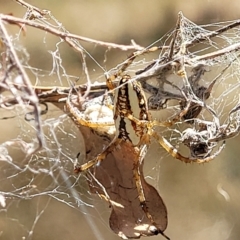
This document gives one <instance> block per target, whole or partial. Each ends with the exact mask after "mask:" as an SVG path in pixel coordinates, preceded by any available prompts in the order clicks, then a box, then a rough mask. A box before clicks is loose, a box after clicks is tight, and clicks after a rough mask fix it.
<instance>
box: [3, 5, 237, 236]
mask: <svg viewBox="0 0 240 240" xmlns="http://www.w3.org/2000/svg"><path fill="white" fill-rule="evenodd" d="M28 2H29V3H30V4H32V5H34V6H37V7H39V8H42V9H48V10H50V11H51V12H52V15H53V16H54V17H55V18H56V19H57V20H58V21H59V22H61V23H62V24H63V26H64V27H65V28H66V29H67V30H68V31H69V32H71V33H75V34H79V35H81V36H84V37H89V38H93V39H97V40H102V41H107V42H113V43H118V44H130V41H131V39H133V40H134V41H135V42H136V43H137V44H140V45H141V46H148V45H150V44H151V43H153V42H154V41H156V40H158V39H159V38H161V37H162V36H163V35H164V34H167V33H169V32H170V31H171V30H173V29H174V26H175V23H176V21H177V16H178V12H179V11H182V12H183V14H184V15H185V16H186V17H187V18H188V19H190V20H191V21H193V22H194V23H196V24H198V25H203V24H211V23H216V22H224V21H228V20H234V19H238V18H239V13H240V5H239V1H237V0H232V1H231V2H229V1H228V2H227V1H218V0H202V1H197V0H191V1H189V0H181V1H172V0H168V1H159V0H152V1H137V0H131V1H121V0H115V1H96V0H95V1H93V0H88V1H82V0H68V1H63V0H51V1H46V0H42V1H37V0H32V1H30V0H29V1H28ZM0 11H1V13H4V14H9V13H12V14H13V15H14V16H17V17H23V16H24V14H25V12H26V9H24V8H23V7H22V6H20V5H19V4H17V3H16V2H15V1H6V0H0ZM11 29H12V31H13V32H14V31H16V26H11ZM52 38H53V40H52ZM20 40H21V44H22V45H23V46H24V47H25V48H26V49H27V52H28V54H29V55H28V63H29V64H30V65H31V66H33V67H36V68H38V69H43V70H44V71H51V69H52V68H53V62H54V61H53V59H55V60H56V59H57V57H56V56H55V58H53V56H54V54H53V53H52V52H53V51H54V49H56V42H55V40H54V37H52V36H50V35H49V34H46V33H44V32H41V31H39V30H36V29H31V28H29V27H28V28H27V32H26V36H21V37H20ZM83 46H84V48H85V49H86V50H87V51H88V52H89V54H90V55H91V56H94V58H95V60H94V61H92V60H87V61H88V68H89V72H90V75H91V78H92V79H93V81H95V80H103V79H104V78H103V77H104V76H103V73H104V71H103V68H104V69H110V68H113V67H115V66H116V65H117V64H118V63H119V62H121V61H123V60H124V59H126V57H127V56H128V54H129V53H130V52H120V51H115V50H111V52H110V53H108V52H107V51H106V48H103V47H99V46H94V45H93V44H88V43H83ZM65 47H66V48H65ZM65 47H63V48H61V58H62V59H63V62H62V64H63V65H64V68H66V69H67V73H68V75H71V76H79V78H80V81H82V82H84V81H85V79H84V77H82V76H83V74H82V66H81V60H80V57H79V54H78V53H76V52H75V51H73V50H72V49H71V48H69V47H68V46H65ZM49 52H51V54H49ZM58 63H59V62H58ZM97 63H99V65H100V66H101V67H99V66H98V64H97ZM81 77H82V78H81ZM53 78H54V76H53ZM36 81H37V80H36V79H35V78H34V79H33V82H35V83H37V84H40V85H45V84H48V85H57V84H59V82H58V81H57V80H54V81H51V78H48V79H47V80H46V79H44V78H42V79H41V78H39V79H38V81H39V82H36ZM63 84H64V83H63ZM59 85H61V84H59ZM1 114H3V115H2V116H5V115H4V114H6V113H3V112H1ZM61 115H62V112H61V111H60V110H58V109H57V108H55V107H53V106H51V109H50V112H49V114H48V116H46V117H45V120H47V119H55V120H53V122H55V121H56V119H57V118H58V117H59V116H61ZM63 122H65V123H66V125H64V126H62V129H61V130H62V131H60V130H56V131H55V130H54V131H55V134H56V136H60V138H59V142H60V143H61V147H62V149H61V151H66V155H67V156H68V157H72V158H74V157H75V156H76V153H77V152H78V151H79V150H76V148H77V149H78V147H79V138H80V134H79V133H78V129H77V128H76V127H74V125H73V124H72V122H71V121H70V120H69V119H68V118H67V117H64V119H63ZM47 123H49V125H48V126H50V127H49V128H46V129H45V130H46V131H48V133H50V134H49V139H51V137H52V127H51V126H52V125H51V124H50V123H51V120H49V122H47ZM59 123H61V122H60V121H59ZM46 125H47V124H46ZM23 127H24V128H23ZM23 129H26V131H25V130H24V131H25V132H24V133H23ZM30 129H31V128H30ZM49 129H50V130H49ZM57 131H59V132H60V133H59V132H57ZM65 131H68V137H69V138H67V141H66V135H64V133H65ZM0 132H1V135H2V136H0V141H1V142H0V143H2V142H4V140H5V139H11V138H15V137H19V136H20V137H22V136H24V137H25V138H28V139H29V138H31V134H30V133H29V132H30V130H28V127H27V126H26V123H23V120H14V119H13V120H7V121H6V120H5V121H1V125H0ZM28 133H29V135H28ZM46 134H47V133H46ZM61 134H62V135H61ZM71 134H72V135H71ZM73 135H74V136H73ZM69 139H70V140H69ZM239 140H240V139H239V137H236V138H234V139H231V140H228V143H227V147H226V149H225V150H224V151H223V152H222V153H221V154H220V156H218V157H217V158H216V159H215V160H214V161H212V162H211V163H208V164H204V165H196V164H191V165H185V164H183V163H181V162H179V161H177V160H175V159H172V158H171V157H169V156H168V154H166V152H165V151H164V150H163V149H162V148H161V147H159V146H157V144H156V143H153V144H152V146H151V148H150V151H149V153H148V155H147V157H146V160H145V176H147V180H148V181H149V182H151V184H153V185H154V186H155V187H156V188H157V189H158V190H159V192H160V194H161V196H162V198H163V199H164V202H165V204H166V206H167V209H168V218H169V224H168V228H167V230H166V231H165V233H166V235H167V236H169V237H170V238H171V239H172V240H175V239H178V240H180V239H184V240H190V239H191V240H202V239H204V240H238V239H239V238H240V191H239V184H240V163H239V160H240V159H239V155H238V154H240V150H239ZM49 141H50V140H49ZM53 141H56V140H53ZM53 146H55V145H54V144H53ZM55 147H57V146H55ZM53 152H56V154H57V149H55V150H53ZM12 154H13V155H14V161H16V162H17V161H22V159H21V157H22V156H21V155H19V154H18V153H16V152H15V150H13V152H12ZM2 164H3V165H1V166H2V168H1V169H0V175H2V176H1V179H3V176H4V177H6V179H7V180H6V181H5V182H4V183H1V187H0V190H1V191H6V189H8V188H9V189H12V188H11V187H12V186H13V185H14V187H15V186H16V185H17V184H16V182H14V183H13V182H11V181H12V180H11V178H14V173H11V176H7V174H6V173H8V172H9V171H8V169H7V168H4V167H5V166H4V163H2ZM23 164H24V163H23ZM68 167H69V166H68ZM69 171H71V170H69ZM53 174H54V173H53ZM23 178H26V179H30V178H31V176H30V177H29V176H25V175H23ZM51 179H52V178H50V179H44V178H41V174H40V175H39V177H38V181H37V183H38V184H39V185H40V184H42V187H41V188H42V189H44V186H45V185H48V184H49V181H51ZM21 180H22V182H24V179H21ZM9 181H10V182H9ZM46 182H47V183H46ZM4 184H5V185H4ZM21 184H22V186H23V183H19V188H20V186H21ZM11 185H12V186H11ZM39 189H40V188H39ZM82 189H83V191H85V192H87V194H88V197H85V198H87V199H84V202H85V201H86V203H87V202H88V203H89V206H88V205H87V204H79V206H78V204H76V203H73V204H67V203H68V202H69V201H68V198H67V196H65V199H64V200H63V201H59V200H56V199H54V198H52V197H49V196H48V195H51V194H50V193H49V194H44V195H41V194H39V196H37V194H36V197H34V198H32V199H29V200H27V199H24V200H23V199H18V198H17V199H16V198H15V197H14V194H13V195H12V198H11V197H10V198H7V199H6V206H5V207H3V206H2V207H1V206H0V239H4V240H8V239H9V240H10V239H34V240H41V239H45V240H52V239H59V240H63V239H71V240H77V239H78V240H79V239H104V240H110V239H111V240H115V239H119V238H118V237H117V236H116V235H115V234H114V233H113V232H112V231H111V229H110V228H109V226H108V216H109V209H108V206H107V204H106V203H105V202H103V201H102V200H100V199H99V198H98V197H95V196H93V195H91V194H89V193H88V188H87V186H86V184H84V183H83V187H82ZM23 190H24V189H23ZM11 191H12V192H13V193H14V191H13V190H11ZM39 191H40V190H39ZM76 192H78V189H77V190H76ZM39 193H40V192H39ZM80 196H82V195H81V194H80ZM83 198H84V197H83ZM57 199H59V198H57ZM80 202H81V201H80ZM150 239H159V240H160V239H164V238H163V237H162V236H155V237H151V238H150Z"/></svg>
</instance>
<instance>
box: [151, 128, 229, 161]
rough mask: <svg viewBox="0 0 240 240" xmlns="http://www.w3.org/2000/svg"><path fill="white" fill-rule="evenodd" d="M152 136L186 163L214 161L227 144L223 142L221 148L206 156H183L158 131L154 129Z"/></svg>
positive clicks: (175, 156)
mask: <svg viewBox="0 0 240 240" xmlns="http://www.w3.org/2000/svg"><path fill="white" fill-rule="evenodd" d="M151 136H153V137H154V138H155V139H156V140H157V141H158V143H159V144H160V145H161V146H162V147H163V148H164V149H165V150H166V151H167V152H168V153H169V154H170V155H171V156H172V157H174V158H176V159H178V160H180V161H182V162H185V163H193V162H194V163H207V162H210V161H212V160H213V159H214V158H215V157H216V156H217V155H218V154H219V153H220V152H221V151H222V150H223V148H224V146H225V142H223V144H222V145H221V146H220V147H219V149H218V150H217V151H216V152H215V153H214V154H213V155H211V156H208V157H206V158H197V159H196V158H192V159H191V158H188V157H185V156H183V155H182V154H180V153H179V152H178V150H177V149H176V148H175V147H174V146H173V145H172V144H170V143H169V142H168V141H167V140H166V139H165V138H164V137H163V136H161V135H159V134H157V133H156V132H154V131H152V132H151Z"/></svg>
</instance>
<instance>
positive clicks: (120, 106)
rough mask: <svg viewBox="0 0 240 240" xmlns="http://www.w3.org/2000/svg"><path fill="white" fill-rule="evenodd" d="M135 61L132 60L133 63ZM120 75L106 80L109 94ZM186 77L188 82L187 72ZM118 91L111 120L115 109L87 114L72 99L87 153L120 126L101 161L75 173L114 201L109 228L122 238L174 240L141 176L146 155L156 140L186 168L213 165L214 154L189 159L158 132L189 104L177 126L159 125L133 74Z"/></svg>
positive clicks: (70, 104)
mask: <svg viewBox="0 0 240 240" xmlns="http://www.w3.org/2000/svg"><path fill="white" fill-rule="evenodd" d="M131 61H132V59H130V60H129V63H128V64H130V63H131ZM128 64H127V63H125V65H124V67H123V68H122V69H121V70H120V71H119V72H118V74H119V75H121V73H123V72H124V69H125V68H126V67H127V66H128ZM118 74H116V75H115V76H113V77H112V78H108V79H107V85H108V86H109V89H110V90H113V88H114V83H113V79H114V78H116V77H118ZM181 76H183V77H185V73H182V74H181ZM114 90H115V93H114V104H113V108H114V112H113V114H112V115H111V113H112V110H111V109H110V108H108V107H107V106H101V107H99V108H98V110H97V108H95V107H93V106H90V107H88V108H87V109H86V110H85V112H84V113H83V112H81V111H80V110H79V108H78V107H77V106H76V105H74V103H73V96H72V95H71V93H70V94H69V97H68V99H67V108H68V110H69V111H70V113H71V114H72V116H73V118H74V119H75V121H76V122H77V123H78V124H79V125H80V127H81V131H82V132H83V135H85V141H86V138H88V140H87V145H88V146H86V147H87V148H88V149H87V152H91V151H92V148H94V147H95V145H97V144H98V143H96V139H94V138H96V136H97V137H100V138H102V137H103V136H104V135H105V137H107V138H108V137H109V136H110V135H111V133H109V132H108V133H106V130H104V128H107V129H108V131H109V127H113V126H114V125H115V133H114V137H113V140H112V141H111V142H110V143H109V141H110V140H109V138H108V139H107V141H105V142H107V144H106V145H107V146H106V147H105V148H104V150H103V151H102V150H100V151H98V152H97V156H94V157H93V158H92V159H90V160H89V161H88V162H87V163H85V164H82V165H80V166H79V165H78V164H77V165H76V166H75V172H76V173H79V172H85V173H87V174H88V176H90V178H91V182H90V183H89V185H90V186H91V189H92V191H94V192H97V193H98V194H99V195H100V196H101V197H102V198H104V199H106V200H107V201H108V202H109V204H110V206H111V207H112V214H111V217H110V226H111V228H112V230H113V231H114V232H116V233H117V234H118V235H119V236H121V237H122V238H139V237H140V236H150V235H155V234H159V233H160V234H162V235H163V236H164V237H166V238H167V239H169V238H168V237H167V236H166V235H165V234H164V233H163V232H164V230H165V229H166V227H167V210H166V207H165V205H164V203H163V201H162V199H161V197H160V195H159V194H158V193H157V191H156V189H155V188H153V187H152V186H150V185H149V184H147V182H146V181H145V179H144V175H143V171H142V167H143V160H144V156H145V154H146V151H147V148H148V146H149V144H150V140H151V137H154V138H155V139H156V140H157V141H158V142H159V143H160V145H161V146H163V148H164V149H166V151H167V152H168V153H169V154H171V155H172V156H173V157H174V158H177V159H179V160H181V161H183V162H186V163H191V162H199V163H202V162H208V161H210V160H212V159H213V158H214V157H215V155H213V156H210V157H207V158H200V159H198V158H197V159H190V158H187V157H184V156H182V155H181V154H180V153H178V151H177V149H175V148H174V147H173V146H172V145H171V144H170V143H169V142H168V141H167V140H166V139H165V138H164V137H162V136H161V135H160V134H158V133H156V132H155V131H154V126H165V127H168V126H171V125H173V124H174V123H175V122H176V121H177V120H179V119H180V118H181V117H182V116H183V115H184V114H185V113H186V112H187V110H188V107H189V105H190V104H188V105H187V106H186V108H184V109H183V111H182V112H181V113H180V114H179V115H178V116H177V117H176V118H174V119H173V120H172V121H168V122H157V121H152V119H151V116H150V113H149V110H148V105H147V101H146V98H145V94H144V92H143V90H142V88H141V85H140V83H138V82H136V81H133V80H132V79H131V77H130V76H128V75H123V76H122V77H121V79H120V81H119V86H118V87H116V88H115V89H114ZM94 111H95V113H94V115H95V120H93V119H94V118H93V119H91V118H89V119H87V118H86V115H89V113H90V112H92V113H93V112H94ZM96 111H97V112H96ZM96 116H98V117H99V118H100V119H101V120H98V119H97V118H96ZM89 129H92V130H93V131H94V134H95V135H93V137H89V135H91V134H92V133H89V132H88V134H85V133H86V131H88V130H89ZM92 130H91V131H92ZM110 132H111V131H110ZM87 136H88V137H87ZM94 141H95V142H94ZM97 141H98V140H97ZM99 152H100V153H99ZM95 154H96V151H95ZM88 170H91V171H88Z"/></svg>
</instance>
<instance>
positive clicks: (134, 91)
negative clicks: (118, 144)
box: [114, 75, 150, 146]
mask: <svg viewBox="0 0 240 240" xmlns="http://www.w3.org/2000/svg"><path fill="white" fill-rule="evenodd" d="M114 105H115V112H114V120H115V126H116V131H117V132H116V134H117V136H118V138H120V139H123V140H125V141H130V142H132V144H133V145H134V146H136V145H138V144H139V142H140V140H141V138H142V136H143V135H144V134H145V133H146V127H144V126H141V125H138V124H137V123H136V121H133V120H131V117H134V118H136V119H137V120H140V121H141V120H145V121H148V120H150V116H149V113H148V106H147V101H146V98H145V95H144V93H143V92H142V89H141V86H140V85H139V83H137V82H135V81H131V78H130V76H128V75H125V76H124V77H123V78H122V79H121V80H120V83H119V88H118V89H117V93H116V96H115V104H114ZM129 116H130V117H129Z"/></svg>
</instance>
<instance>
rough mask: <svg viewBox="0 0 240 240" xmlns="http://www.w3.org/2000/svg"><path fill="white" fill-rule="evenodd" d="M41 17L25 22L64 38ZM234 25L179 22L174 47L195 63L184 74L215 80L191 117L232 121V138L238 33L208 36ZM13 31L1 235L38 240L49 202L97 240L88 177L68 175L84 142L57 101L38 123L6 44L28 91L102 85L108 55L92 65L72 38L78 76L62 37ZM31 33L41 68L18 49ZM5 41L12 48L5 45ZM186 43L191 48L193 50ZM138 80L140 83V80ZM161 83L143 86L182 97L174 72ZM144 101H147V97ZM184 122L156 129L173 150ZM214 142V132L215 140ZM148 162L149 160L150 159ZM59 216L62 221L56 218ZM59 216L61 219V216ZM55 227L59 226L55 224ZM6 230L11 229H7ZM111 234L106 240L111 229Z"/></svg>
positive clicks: (169, 111) (6, 79)
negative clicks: (197, 71)
mask: <svg viewBox="0 0 240 240" xmlns="http://www.w3.org/2000/svg"><path fill="white" fill-rule="evenodd" d="M39 14H40V13H39V12H38V11H37V10H36V9H34V10H32V9H31V10H28V11H27V12H26V15H25V17H24V19H34V21H36V22H37V23H40V24H43V25H44V26H49V27H52V28H53V29H56V30H57V31H59V32H62V33H68V32H67V30H66V29H64V27H63V26H62V24H61V22H59V21H58V20H57V19H55V18H54V17H53V16H52V14H51V13H50V12H47V13H46V15H43V16H41V14H40V15H39ZM233 23H235V22H224V23H216V24H211V25H204V26H197V25H196V24H194V23H192V22H191V21H189V20H188V19H186V18H185V17H182V19H181V28H180V29H181V33H180V35H178V36H177V37H176V39H175V49H176V51H177V50H180V46H181V45H182V43H184V44H185V45H186V46H188V44H189V46H188V50H189V51H187V52H186V56H187V57H189V58H190V60H191V61H192V62H193V64H192V65H188V66H186V70H187V72H188V73H189V74H191V72H192V70H193V68H194V67H196V63H198V64H202V65H203V66H204V68H205V73H204V75H203V76H202V77H201V80H200V82H201V85H203V86H208V85H209V84H211V82H212V81H213V79H216V83H215V85H214V88H213V90H212V92H211V97H210V98H209V99H207V100H206V104H207V107H205V108H204V110H203V111H202V112H201V113H200V115H199V116H198V117H197V118H198V119H199V121H200V122H203V121H209V122H211V123H214V124H215V123H216V119H218V120H219V123H220V125H221V126H222V125H224V126H225V125H227V124H228V123H229V122H231V123H233V128H234V127H235V129H232V128H229V129H230V130H229V131H235V132H236V135H237V133H238V131H239V129H238V128H239V118H240V113H239V111H238V108H239V104H240V103H239V94H240V92H239V85H240V81H239V58H238V56H239V53H238V47H237V45H236V44H237V43H238V42H239V37H238V36H240V34H239V27H238V26H236V27H233V28H231V29H230V30H228V31H226V32H224V33H222V34H218V35H216V36H215V37H214V38H213V37H209V35H210V34H212V33H213V31H216V30H217V29H220V28H223V27H225V26H226V25H231V24H233ZM14 27H15V30H14V33H13V34H12V33H11V34H10V33H9V31H8V30H9V29H8V28H10V26H8V25H6V24H4V25H2V29H7V35H6V33H5V32H4V31H1V39H2V42H3V45H4V50H2V56H3V57H2V60H1V85H0V88H1V93H2V96H1V109H0V111H1V121H2V128H1V129H2V130H1V131H2V132H3V134H2V136H1V145H0V160H1V161H0V164H1V166H0V167H1V186H2V187H1V190H0V203H1V208H0V213H1V215H0V216H1V220H0V221H1V222H2V224H1V225H2V226H3V227H2V229H1V230H0V234H1V235H0V236H1V237H3V238H4V239H19V238H25V239H35V238H36V239H37V237H35V236H40V238H39V239H41V233H40V230H39V229H41V228H44V227H46V226H48V225H49V223H46V222H45V221H47V218H48V217H49V216H50V214H51V212H52V211H53V209H55V210H56V207H54V204H55V205H57V206H58V207H60V206H62V205H64V207H63V208H70V209H71V213H72V214H73V220H72V221H71V223H70V224H75V221H78V223H77V225H80V224H86V222H87V224H89V225H91V229H92V231H93V232H92V235H93V237H94V236H95V237H96V236H97V239H101V238H102V239H103V237H102V234H101V231H99V228H98V227H97V226H96V225H95V224H96V223H95V221H94V219H95V218H97V219H101V220H100V222H101V225H100V226H102V225H105V227H104V229H108V226H107V225H108V224H107V215H108V214H109V210H108V209H107V206H106V204H104V203H103V201H101V200H100V199H99V198H98V197H97V196H95V195H94V194H92V193H91V192H90V191H89V188H88V185H87V182H86V178H87V177H86V176H84V175H83V174H81V175H79V176H77V175H75V174H74V173H73V165H74V163H75V160H76V156H77V154H78V153H79V152H80V153H81V154H80V163H81V161H84V159H83V158H84V156H82V153H84V152H85V145H84V139H83V137H82V135H81V133H80V132H79V130H78V128H77V126H75V124H74V123H73V121H72V120H71V119H70V117H69V116H68V114H67V113H64V112H63V111H60V110H59V108H60V109H61V110H63V109H64V104H63V103H53V104H49V105H48V111H47V114H45V115H42V116H41V117H40V113H41V112H40V111H39V110H38V109H37V107H36V106H37V105H38V102H37V101H36V100H35V99H34V96H35V94H34V92H33V91H32V89H31V85H30V84H29V83H30V82H29V83H28V82H27V84H26V79H25V77H24V75H23V73H22V71H21V70H19V68H18V67H16V63H14V64H13V59H14V58H13V59H12V56H11V54H12V50H11V46H13V48H14V51H15V52H16V54H17V56H18V59H19V63H20V64H21V66H22V67H23V69H24V71H25V72H26V75H27V76H28V80H29V79H31V84H32V85H33V86H59V87H63V86H67V87H72V86H73V85H76V84H83V83H86V82H88V85H90V84H91V83H93V82H95V81H100V82H104V80H105V76H104V73H105V71H104V67H105V66H104V67H103V66H102V65H105V62H104V60H108V57H106V56H107V53H108V51H106V50H104V51H105V53H106V55H105V56H104V59H102V60H101V61H102V63H101V64H99V63H98V62H97V61H96V60H95V59H94V57H93V56H94V55H93V53H91V54H89V53H88V51H87V50H86V49H87V48H85V47H83V45H81V44H80V43H79V41H78V40H76V39H74V38H73V39H71V44H72V46H74V48H75V50H76V49H77V50H78V51H79V52H78V53H75V54H76V58H77V57H78V58H80V59H81V62H80V61H79V62H78V64H79V66H80V67H78V68H77V71H76V70H73V68H71V66H70V65H71V64H68V60H67V57H66V56H65V55H64V52H65V51H71V50H70V48H69V47H68V46H66V39H64V40H63V39H62V38H59V36H56V35H55V36H52V35H51V34H50V33H49V32H48V33H46V32H41V30H40V29H34V30H32V31H33V32H31V30H29V29H28V31H27V32H25V27H24V26H23V25H20V27H21V31H19V32H17V33H16V26H14ZM205 29H208V30H205ZM36 32H38V34H39V32H41V33H40V34H39V35H37V39H38V40H39V42H38V44H39V47H40V46H41V47H42V51H41V54H42V58H43V59H44V61H46V63H45V65H44V66H45V67H39V66H38V65H36V63H35V62H34V61H32V59H34V58H37V57H38V56H36V55H34V54H35V53H34V52H33V51H32V49H31V48H30V47H29V49H28V45H27V44H26V45H25V46H24V44H23V43H21V35H22V34H26V37H27V38H30V37H31V36H33V35H34V34H35V33H36ZM175 32H176V31H175V29H174V30H172V31H171V32H170V33H168V34H166V35H165V36H163V37H162V38H161V39H159V40H158V41H156V42H155V43H154V44H152V45H160V46H166V47H167V46H169V45H170V44H171V39H172V38H173V36H174V34H175ZM6 36H7V37H6ZM8 38H9V39H10V42H11V45H9V43H8V42H7V39H8ZM201 38H203V39H205V40H204V41H202V42H200V43H199V44H196V43H194V42H195V39H197V40H198V41H199V39H201ZM193 43H194V44H193ZM95 44H96V45H97V43H92V45H94V46H92V47H91V48H93V49H96V48H97V47H96V46H95ZM190 44H192V47H191V45H190ZM99 45H100V44H99ZM235 45H236V46H235ZM234 46H235V48H234ZM108 47H109V46H108ZM228 47H229V49H228ZM230 47H232V48H233V50H231V49H230ZM109 48H110V47H109ZM220 49H227V50H226V52H225V53H222V54H214V53H215V52H216V53H218V51H219V50H220ZM121 50H122V49H120V50H118V51H119V52H120V51H121ZM135 50H137V49H135ZM114 51H116V50H114ZM114 51H113V54H115V52H114ZM79 53H80V54H79ZM164 53H165V50H164V47H163V48H162V49H161V50H160V53H159V52H158V53H157V54H158V55H159V56H156V54H154V53H153V54H152V55H151V56H150V57H148V55H144V56H142V57H141V58H140V59H136V60H134V62H133V63H132V65H131V66H130V67H129V68H128V69H127V72H128V73H130V74H133V73H135V72H136V71H138V70H142V69H144V68H145V67H147V66H148V65H149V64H151V62H152V58H153V57H154V58H155V59H158V57H159V58H160V57H161V56H163V55H164ZM175 53H176V52H175ZM209 53H212V55H208V54H209ZM73 54H74V53H73ZM121 54H122V53H121ZM123 55H124V54H123ZM109 59H111V57H109ZM150 59H151V61H150ZM15 60H16V59H15ZM190 60H189V61H190ZM92 64H93V65H92ZM106 65H107V64H106ZM49 66H51V67H49ZM89 66H91V69H98V70H97V71H95V70H94V71H91V74H90V73H89V72H88V68H90V67H89ZM119 66H121V64H119ZM111 67H113V66H111ZM115 69H116V68H113V69H111V71H109V72H114V71H115ZM136 76H138V75H136ZM140 77H142V75H141V74H140ZM140 77H139V78H140ZM136 78H137V77H136ZM140 80H141V79H140ZM167 80H168V81H169V82H171V83H172V85H169V84H166V85H162V82H161V79H160V80H159V79H158V78H156V77H152V76H151V77H149V79H148V82H149V83H150V84H152V86H153V87H155V88H157V89H160V90H164V91H166V92H168V93H173V94H176V95H177V94H180V92H179V90H177V89H181V88H183V87H184V86H183V83H182V80H181V78H180V77H179V76H178V75H177V74H175V72H171V73H170V75H169V76H168V77H167ZM176 82H177V83H176ZM19 86H20V87H19ZM23 86H24V87H23ZM30 90H31V91H30ZM160 90H158V91H160ZM147 96H148V97H149V96H152V95H151V93H149V92H148V95H147ZM31 97H32V98H31ZM178 100H179V99H178ZM159 102H160V103H161V100H160V101H159V99H158V103H159ZM178 105H179V102H178V101H177V100H176V99H174V98H173V99H170V100H169V101H167V107H166V108H165V109H160V110H159V111H155V112H154V113H153V115H154V117H156V118H157V119H159V120H161V121H162V120H163V119H164V118H166V119H168V118H170V117H172V116H173V115H174V114H176V112H178V111H179V106H178ZM40 107H41V111H42V112H44V110H46V109H45V108H46V106H45V105H42V104H40ZM160 108H161V106H160ZM209 108H210V109H213V110H214V112H215V113H216V115H215V116H213V115H212V114H210V113H209V111H208V109H209ZM183 124H184V123H182V122H178V124H177V125H174V126H173V127H172V128H163V129H161V130H159V131H160V132H161V134H162V135H164V136H165V137H166V138H167V139H168V140H169V141H170V142H172V143H173V145H175V146H177V145H180V142H181V139H182V137H183V132H184V130H186V128H189V126H188V125H187V126H182V125H183ZM6 125H10V126H11V128H8V129H5V126H6ZM231 127H232V126H231ZM192 128H193V129H194V130H196V131H197V127H195V126H193V127H192ZM217 136H218V135H217V134H216V136H215V137H217ZM223 138H224V137H223ZM41 145H42V147H41ZM39 146H40V147H41V148H40V149H39ZM227 147H228V146H227ZM162 151H163V150H161V154H162ZM83 155H84V154H83ZM148 157H149V158H150V157H151V155H149V156H148ZM165 157H166V153H163V157H162V158H165ZM161 163H162V161H161ZM152 168H154V169H155V171H156V174H153V173H152V172H153V170H152ZM159 170H160V165H159V163H154V166H153V167H148V169H147V170H146V172H147V176H149V178H151V179H150V182H152V183H153V185H155V186H156V187H159V186H158V182H159V181H158V177H159V175H158V172H159ZM151 175H153V177H151ZM48 212H50V213H48ZM76 213H77V214H76ZM96 213H97V214H96ZM74 214H75V215H80V214H82V217H81V218H79V217H76V216H75V215H74ZM23 215H28V216H29V218H28V219H27V220H26V219H25V218H23V217H22V216H23ZM59 215H60V216H61V213H59ZM104 215H105V216H104ZM67 216H68V215H67V214H66V217H67ZM71 216H72V215H71ZM84 216H87V217H84ZM62 217H63V218H64V217H65V215H63V216H62ZM104 217H105V218H104ZM42 219H43V220H42ZM56 222H58V220H57V219H56ZM98 223H99V222H98ZM221 224H222V225H223V228H224V229H225V228H226V232H228V233H229V232H230V230H229V229H230V227H229V226H228V225H227V224H224V223H222V222H220V225H221ZM9 225H11V229H10V230H9V227H8V226H9ZM220 225H219V226H220ZM222 225H221V226H222ZM39 226H40V227H39ZM65 234H66V233H65ZM68 234H69V233H68ZM109 235H110V236H111V237H112V235H111V232H110V231H109ZM66 236H68V235H67V234H66V235H65V236H64V235H63V238H64V237H66ZM226 237H227V236H226ZM104 239H106V238H104ZM111 239H112V238H111ZM116 239H117V237H116Z"/></svg>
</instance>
